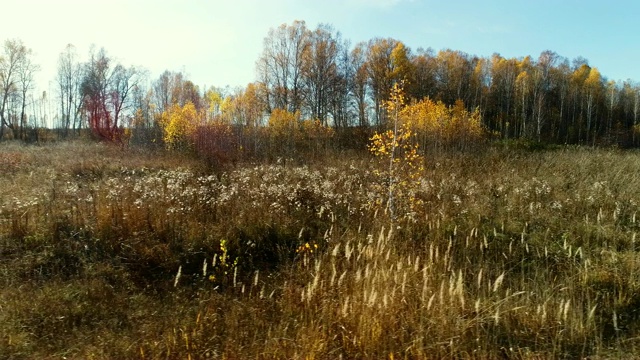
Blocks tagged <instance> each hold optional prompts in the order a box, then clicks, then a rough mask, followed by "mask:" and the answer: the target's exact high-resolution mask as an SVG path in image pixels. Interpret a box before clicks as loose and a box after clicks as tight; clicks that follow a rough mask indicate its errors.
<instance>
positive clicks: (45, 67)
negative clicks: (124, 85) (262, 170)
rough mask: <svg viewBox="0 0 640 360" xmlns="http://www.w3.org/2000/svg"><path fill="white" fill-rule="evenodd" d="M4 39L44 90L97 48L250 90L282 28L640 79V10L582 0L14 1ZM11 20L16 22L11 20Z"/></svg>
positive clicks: (0, 25)
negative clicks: (583, 67)
mask: <svg viewBox="0 0 640 360" xmlns="http://www.w3.org/2000/svg"><path fill="white" fill-rule="evenodd" d="M0 7H1V8H2V12H3V14H5V16H3V17H2V20H0V40H6V39H12V38H19V39H21V40H22V41H23V42H24V43H25V45H27V46H28V47H30V48H31V49H32V50H33V51H34V53H35V62H36V63H38V64H39V65H40V66H41V68H42V70H41V71H40V73H39V75H38V77H37V82H38V87H39V89H44V90H46V89H47V87H48V84H49V82H51V81H53V80H54V77H55V72H56V64H57V58H58V55H59V54H60V52H61V51H62V50H63V49H64V48H65V46H66V44H68V43H71V44H74V45H75V46H76V48H77V51H78V53H79V55H80V58H81V60H84V59H86V57H87V54H88V52H89V49H90V47H91V45H92V44H93V45H95V46H97V47H104V48H105V49H106V50H107V53H108V54H109V55H110V56H111V57H113V58H115V59H117V60H118V61H120V62H121V63H123V64H124V65H127V66H129V65H135V66H141V67H144V68H146V69H148V70H149V73H150V76H151V77H152V78H155V77H157V76H158V75H159V74H160V73H161V72H162V71H164V70H172V71H184V72H185V73H186V74H187V75H188V77H189V78H190V79H191V80H193V81H194V82H195V83H196V84H198V85H200V86H211V85H214V86H220V87H223V86H226V85H230V86H231V87H235V86H244V85H246V84H247V83H249V82H251V81H253V80H254V79H255V62H256V60H257V59H258V57H259V55H260V53H261V51H262V41H263V39H264V37H265V36H266V35H267V32H268V30H269V29H270V28H272V27H277V26H278V25H280V24H283V23H287V24H290V23H292V22H293V21H294V20H305V21H306V22H307V26H308V27H310V28H315V27H316V25H317V24H318V23H328V24H332V25H333V26H334V28H335V29H336V30H339V31H340V32H341V33H342V35H343V37H344V38H346V39H349V40H351V43H352V44H355V43H357V42H359V41H367V40H369V39H371V38H374V37H393V38H395V39H398V40H401V41H403V42H404V43H405V44H406V45H408V46H410V47H411V48H412V49H414V50H415V49H417V48H418V47H423V48H428V47H431V48H433V49H434V50H435V51H438V50H442V49H446V48H449V49H453V50H461V51H464V52H466V53H469V54H473V55H479V56H485V57H488V56H491V54H493V53H500V54H501V55H502V56H505V57H522V56H526V55H531V56H533V57H534V58H537V57H538V55H539V54H540V53H541V52H542V51H544V50H552V51H555V52H557V53H558V54H559V55H561V56H564V57H567V58H569V59H570V60H571V59H573V58H575V57H578V56H582V57H585V58H587V59H588V60H589V64H590V65H591V66H595V67H597V68H598V69H599V70H600V72H601V73H602V75H603V76H605V77H607V78H609V79H612V80H627V79H632V80H638V81H640V65H639V64H640V46H639V44H638V39H639V38H640V37H639V36H638V34H639V31H638V29H637V28H638V26H637V21H638V20H637V19H638V17H639V16H640V2H638V1H611V2H605V1H577V0H555V1H552V0H529V1H519V0H485V1H478V0H449V1H434V0H324V1H323V0H273V1H259V0H255V1H253V0H225V1H221V0H209V1H205V0H182V1H177V0H155V1H152V0H104V1H103V0H55V1H54V0H5V1H3V4H2V5H0ZM7 14H9V16H6V15H7Z"/></svg>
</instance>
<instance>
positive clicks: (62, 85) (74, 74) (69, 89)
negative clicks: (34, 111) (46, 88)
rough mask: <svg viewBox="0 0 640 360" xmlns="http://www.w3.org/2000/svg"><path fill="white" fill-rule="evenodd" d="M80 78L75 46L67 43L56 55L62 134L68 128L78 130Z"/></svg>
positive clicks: (80, 105)
mask: <svg viewBox="0 0 640 360" xmlns="http://www.w3.org/2000/svg"><path fill="white" fill-rule="evenodd" d="M81 80H82V67H81V66H80V63H79V62H78V55H77V53H76V49H75V46H73V45H72V44H69V45H67V46H66V47H65V50H64V51H63V52H62V53H60V56H59V57H58V74H57V76H56V82H57V85H58V91H59V94H58V95H59V96H60V124H59V126H60V127H61V128H62V129H63V131H64V136H65V137H66V136H68V134H69V133H68V132H69V130H70V129H71V130H73V131H76V130H79V128H80V125H81V122H80V116H79V115H80V109H81V107H82V101H80V100H81V99H80V83H81Z"/></svg>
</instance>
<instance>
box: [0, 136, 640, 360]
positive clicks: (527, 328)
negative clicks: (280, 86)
mask: <svg viewBox="0 0 640 360" xmlns="http://www.w3.org/2000/svg"><path fill="white" fill-rule="evenodd" d="M0 154H2V155H0V168H1V169H2V172H0V206H1V207H0V286H1V288H2V290H1V291H0V354H3V356H4V357H6V358H10V359H30V358H59V357H62V356H65V357H67V358H94V359H110V358H144V359H147V358H148V359H156V358H192V359H197V358H207V357H213V358H219V357H223V358H321V359H336V358H345V359H346V358H393V359H396V358H480V359H482V358H486V359H493V358H514V359H539V358H584V357H594V358H596V357H604V358H606V357H611V356H625V355H628V354H633V353H635V352H637V351H638V350H639V349H638V347H639V346H640V344H639V343H638V340H637V339H638V336H639V335H640V313H638V308H640V262H638V255H637V249H638V245H636V233H637V232H638V230H639V225H638V222H637V220H636V213H637V211H638V206H639V202H640V183H639V182H640V181H639V180H638V179H637V176H636V174H638V172H639V171H640V161H639V160H638V158H637V153H635V152H619V151H610V150H589V149H579V148H578V149H564V150H557V151H549V152H539V153H528V152H508V151H503V150H492V149H487V151H486V152H485V153H483V154H474V155H470V154H449V155H438V156H432V157H430V158H429V159H428V163H427V170H426V171H425V173H424V175H423V179H422V181H421V182H420V185H419V188H418V189H416V194H417V197H418V198H419V201H420V204H421V207H420V210H419V211H417V212H413V213H407V214H400V216H398V218H397V220H396V221H393V222H392V221H391V219H389V217H388V216H387V215H386V214H385V211H384V208H380V207H378V206H376V205H375V204H376V200H377V199H379V198H380V196H384V192H381V191H380V184H384V179H379V178H378V177H376V175H375V174H374V170H375V168H376V165H375V162H373V161H371V159H369V158H366V157H365V158H362V157H360V158H358V157H355V156H354V157H349V158H342V159H337V158H334V159H327V160H324V161H323V162H322V163H314V164H309V165H300V166H294V165H291V164H290V163H288V164H287V166H283V165H278V164H274V165H262V164H253V165H248V164H245V165H241V166H238V167H237V168H234V169H229V170H228V171H226V172H224V173H217V174H214V173H211V172H210V171H208V170H207V169H206V167H204V166H202V165H201V164H200V163H199V162H197V161H195V160H191V159H189V158H184V157H177V156H175V155H170V154H162V153H148V152H144V151H138V150H132V149H120V148H110V147H106V146H103V145H96V144H85V143H72V144H58V145H48V146H46V147H23V146H21V145H18V144H7V143H3V144H0ZM412 201H413V200H412ZM416 201H417V200H416ZM400 205H402V204H400ZM398 208H399V209H403V208H404V209H409V208H411V207H409V206H405V207H402V206H398Z"/></svg>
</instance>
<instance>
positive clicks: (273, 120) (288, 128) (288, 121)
mask: <svg viewBox="0 0 640 360" xmlns="http://www.w3.org/2000/svg"><path fill="white" fill-rule="evenodd" d="M299 123H300V112H299V111H296V112H295V113H292V112H289V111H287V110H284V109H274V110H273V112H271V116H270V117H269V133H270V134H271V135H272V136H276V137H280V136H282V137H287V138H295V136H296V133H298V131H299Z"/></svg>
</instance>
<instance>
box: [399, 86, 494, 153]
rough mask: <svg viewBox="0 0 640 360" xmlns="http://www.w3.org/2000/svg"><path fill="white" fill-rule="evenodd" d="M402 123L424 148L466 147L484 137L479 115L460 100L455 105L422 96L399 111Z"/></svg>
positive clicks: (478, 112)
mask: <svg viewBox="0 0 640 360" xmlns="http://www.w3.org/2000/svg"><path fill="white" fill-rule="evenodd" d="M400 119H401V122H402V124H403V126H406V127H407V128H409V129H411V130H413V131H414V132H415V133H416V136H417V137H418V138H419V143H420V144H422V146H423V147H425V148H426V147H427V146H431V147H435V148H441V147H455V148H461V149H462V148H465V147H467V146H469V145H471V143H472V142H475V141H479V140H480V139H481V138H482V136H483V129H482V121H481V114H480V111H479V110H478V109H476V110H474V111H472V112H469V111H468V110H467V109H466V108H465V106H464V103H463V102H462V101H460V100H458V101H457V102H456V104H455V105H454V106H450V107H448V106H446V105H445V104H444V103H442V102H440V101H438V102H434V101H433V100H431V99H428V98H427V99H424V100H422V101H419V102H417V103H413V104H411V105H408V106H406V107H404V108H403V109H402V111H401V112H400Z"/></svg>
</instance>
